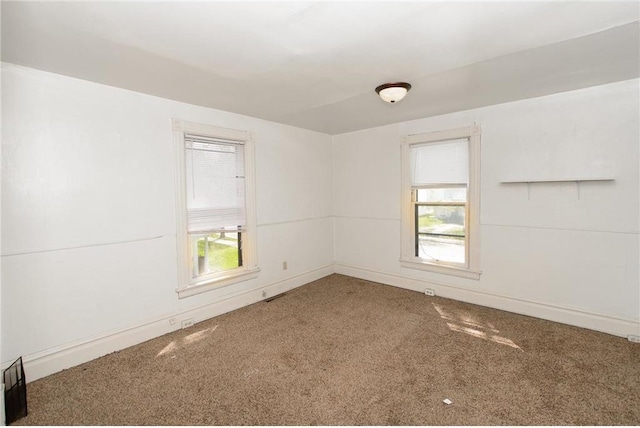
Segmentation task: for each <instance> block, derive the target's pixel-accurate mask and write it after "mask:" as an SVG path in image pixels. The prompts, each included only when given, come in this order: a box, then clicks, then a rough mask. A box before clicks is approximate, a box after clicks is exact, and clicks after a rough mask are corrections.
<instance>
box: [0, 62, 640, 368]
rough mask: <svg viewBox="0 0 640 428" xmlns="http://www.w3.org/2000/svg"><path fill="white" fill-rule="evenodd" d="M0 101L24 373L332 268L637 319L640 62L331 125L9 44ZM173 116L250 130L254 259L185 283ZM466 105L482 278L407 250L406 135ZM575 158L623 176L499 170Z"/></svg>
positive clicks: (7, 241) (481, 299) (9, 250)
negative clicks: (246, 275)
mask: <svg viewBox="0 0 640 428" xmlns="http://www.w3.org/2000/svg"><path fill="white" fill-rule="evenodd" d="M2 104H3V105H2V107H3V109H2V125H3V127H2V157H3V163H2V187H3V189H2V190H3V192H2V299H1V304H2V354H1V355H2V362H3V363H7V362H9V361H11V360H12V359H14V358H16V357H18V356H20V355H23V356H25V366H26V368H27V377H28V379H29V380H34V379H36V378H38V377H41V376H44V375H47V374H50V373H53V372H55V371H58V370H61V369H62V368H65V367H70V366H73V365H75V364H79V363H81V362H84V361H87V360H90V359H92V358H95V357H97V356H100V355H103V354H105V353H108V352H112V351H114V350H116V349H120V348H123V347H126V346H130V345H133V344H136V343H139V342H141V341H143V340H147V339H149V338H152V337H156V336H159V335H161V334H164V333H167V332H169V331H172V330H175V329H177V328H179V327H180V322H181V321H182V320H184V319H189V318H193V319H194V320H195V321H196V322H197V321H200V320H203V319H206V318H209V317H212V316H215V315H218V314H220V313H224V312H227V311H229V310H233V309H235V308H238V307H241V306H244V305H247V304H250V303H254V302H257V301H259V300H261V299H262V298H263V297H262V293H263V291H265V292H267V295H268V296H270V295H273V294H276V293H278V292H282V291H285V290H287V289H290V288H292V287H296V286H299V285H302V284H305V283H307V282H309V281H312V280H314V279H317V278H320V277H322V276H325V275H327V274H330V273H332V272H334V271H337V272H339V273H344V274H348V275H353V276H356V277H361V278H367V279H370V280H374V281H379V282H383V283H387V284H392V285H396V286H400V287H405V288H410V289H415V290H420V291H421V290H424V288H425V287H431V288H434V289H436V292H437V293H438V294H439V295H442V296H445V297H451V298H456V299H460V300H466V301H470V302H474V303H478V304H483V305H487V306H493V307H498V308H502V309H506V310H511V311H515V312H520V313H525V314H529V315H533V316H538V317H541V318H547V319H552V320H557V321H561V322H566V323H570V324H575V325H580V326H583V327H588V328H593V329H596V330H601V331H606V332H609V333H613V334H618V335H622V336H624V335H627V334H640V322H639V312H640V290H639V288H640V285H639V283H640V280H639V278H640V273H639V267H638V264H639V259H640V254H639V247H640V242H639V239H638V236H639V229H640V225H639V218H640V217H639V214H640V213H639V208H640V200H639V190H640V176H639V167H638V163H639V156H640V154H639V140H640V139H639V135H638V129H639V123H638V121H639V119H638V117H639V116H640V107H639V105H638V104H639V103H638V80H632V81H627V82H620V83H616V84H611V85H606V86H600V87H594V88H589V89H585V90H580V91H575V92H570V93H563V94H557V95H553V96H547V97H543V98H537V99H531V100H525V101H521V102H515V103H509V104H503V105H497V106H492V107H486V108H481V109H477V110H473V111H466V112H460V113H455V114H449V115H445V116H439V117H434V118H428V119H421V120H416V121H411V122H404V123H400V124H395V125H389V126H385V127H380V128H375V129H369V130H364V131H359V132H353V133H349V134H343V135H338V136H334V137H333V138H332V137H330V136H328V135H324V134H320V133H316V132H311V131H307V130H302V129H299V128H294V127H290V126H285V125H280V124H276V123H271V122H267V121H263V120H259V119H254V118H249V117H245V116H240V115H236V114H232V113H227V112H222V111H217V110H212V109H207V108H202V107H197V106H192V105H187V104H183V103H178V102H174V101H170V100H166V99H161V98H156V97H152V96H148V95H143V94H139V93H135V92H131V91H126V90H122V89H117V88H113V87H108V86H103V85H99V84H95V83H90V82H86V81H82V80H77V79H72V78H67V77H63V76H59V75H55V74H50V73H45V72H41V71H37V70H33V69H28V68H24V67H19V66H14V65H10V64H3V66H2ZM173 117H176V118H180V119H184V120H187V121H191V122H200V123H207V124H211V125H215V126H220V127H227V128H235V129H241V130H249V131H253V132H255V135H256V169H257V171H256V173H257V174H256V175H257V177H258V179H257V218H258V230H257V233H258V236H257V238H258V264H259V266H260V268H261V269H262V271H261V273H260V277H259V278H258V279H256V280H252V281H247V282H244V283H241V284H236V285H234V286H229V287H224V288H221V289H218V290H215V291H211V292H208V293H204V294H200V295H197V296H193V297H189V298H186V299H182V300H179V299H178V298H177V294H176V293H175V288H176V250H175V233H176V228H175V204H174V164H173V154H172V153H173V141H172V132H171V118H173ZM474 121H477V122H478V123H479V124H480V125H481V126H482V130H483V133H482V186H481V188H482V194H481V205H482V207H481V239H482V242H481V257H482V260H481V264H482V270H483V274H482V276H481V279H480V280H479V281H472V280H466V279H462V278H453V277H448V276H444V275H437V274H429V273H426V272H422V271H416V270H411V269H405V268H401V267H400V265H399V262H398V259H399V255H400V235H399V233H400V193H399V192H400V147H399V141H400V137H401V136H402V135H406V134H415V133H422V132H428V131H433V130H441V129H449V128H455V127H460V126H467V125H469V124H471V123H472V122H474ZM574 175H579V176H589V175H611V176H613V177H614V178H615V181H614V182H600V183H583V184H582V185H581V192H580V199H578V197H577V192H576V186H575V184H572V183H567V184H538V185H533V186H532V188H531V192H530V197H529V198H528V193H527V188H526V185H505V184H501V183H500V181H502V180H506V179H513V178H519V177H525V178H553V177H564V176H574ZM285 260H286V261H287V262H288V266H289V269H288V270H286V271H283V270H282V262H283V261H285ZM334 262H335V263H334ZM172 322H173V323H172Z"/></svg>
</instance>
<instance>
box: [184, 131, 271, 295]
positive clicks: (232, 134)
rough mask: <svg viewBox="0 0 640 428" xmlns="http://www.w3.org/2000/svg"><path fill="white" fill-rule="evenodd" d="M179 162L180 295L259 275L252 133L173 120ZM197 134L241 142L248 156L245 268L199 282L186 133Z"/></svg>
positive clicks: (198, 292) (243, 257)
mask: <svg viewBox="0 0 640 428" xmlns="http://www.w3.org/2000/svg"><path fill="white" fill-rule="evenodd" d="M172 126H173V138H174V147H175V161H176V175H175V186H176V246H177V256H178V288H177V289H176V292H177V293H178V297H179V298H184V297H189V296H193V295H196V294H200V293H204V292H206V291H209V290H213V289H216V288H220V287H225V286H227V285H231V284H235V283H238V282H241V281H247V280H249V279H253V278H256V277H257V276H258V272H260V268H259V267H258V266H257V258H256V211H255V200H256V199H255V195H256V191H255V144H254V137H253V133H251V132H248V131H238V130H235V129H226V128H218V127H216V126H211V125H204V124H199V123H192V122H186V121H183V120H180V119H173V120H172ZM185 134H196V135H203V136H207V137H213V138H220V139H225V140H233V141H242V142H243V143H244V159H245V209H246V216H247V217H246V218H247V226H246V227H247V232H246V233H245V234H243V238H242V239H243V241H242V267H239V268H237V269H234V270H232V271H227V272H221V273H220V274H218V275H214V276H211V277H207V278H206V279H201V280H199V281H194V280H192V279H191V271H190V269H189V239H188V234H187V196H186V176H185V169H186V168H185V155H184V150H185V145H184V135H185Z"/></svg>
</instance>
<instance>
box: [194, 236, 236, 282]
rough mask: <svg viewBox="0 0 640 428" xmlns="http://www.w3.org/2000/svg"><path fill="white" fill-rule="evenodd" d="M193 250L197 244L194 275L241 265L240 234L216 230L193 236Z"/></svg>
mask: <svg viewBox="0 0 640 428" xmlns="http://www.w3.org/2000/svg"><path fill="white" fill-rule="evenodd" d="M192 242H193V243H194V247H193V248H194V250H196V246H197V258H198V263H197V265H196V264H195V263H194V272H193V275H194V276H199V275H204V274H208V273H216V272H222V271H226V270H230V269H235V268H238V267H240V266H242V246H241V234H240V233H237V232H218V233H211V234H208V235H205V236H201V235H200V236H193V237H192Z"/></svg>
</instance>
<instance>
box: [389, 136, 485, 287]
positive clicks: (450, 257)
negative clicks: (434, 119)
mask: <svg viewBox="0 0 640 428" xmlns="http://www.w3.org/2000/svg"><path fill="white" fill-rule="evenodd" d="M402 171H403V173H402V174H403V180H402V181H403V183H402V201H403V202H402V203H403V209H402V255H401V263H402V266H404V267H408V268H413V269H422V270H428V271H432V272H437V273H444V274H451V275H456V276H462V277H466V278H472V279H479V277H480V270H479V267H480V266H479V265H480V260H479V236H478V229H479V218H478V217H479V208H480V203H479V202H480V200H479V196H480V192H479V190H480V127H479V126H472V127H468V128H461V129H454V130H450V131H440V132H433V133H427V134H419V135H410V136H408V137H405V139H404V142H403V144H402Z"/></svg>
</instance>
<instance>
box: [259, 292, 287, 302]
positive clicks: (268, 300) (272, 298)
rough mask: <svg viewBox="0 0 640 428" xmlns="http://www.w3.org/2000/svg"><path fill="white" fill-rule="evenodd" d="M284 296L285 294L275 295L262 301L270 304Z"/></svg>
mask: <svg viewBox="0 0 640 428" xmlns="http://www.w3.org/2000/svg"><path fill="white" fill-rule="evenodd" d="M285 294H287V293H282V294H276V295H275V296H273V297H269V298H268V299H264V301H265V302H271V301H272V300H276V299H279V298H281V297H282V296H284V295H285Z"/></svg>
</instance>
